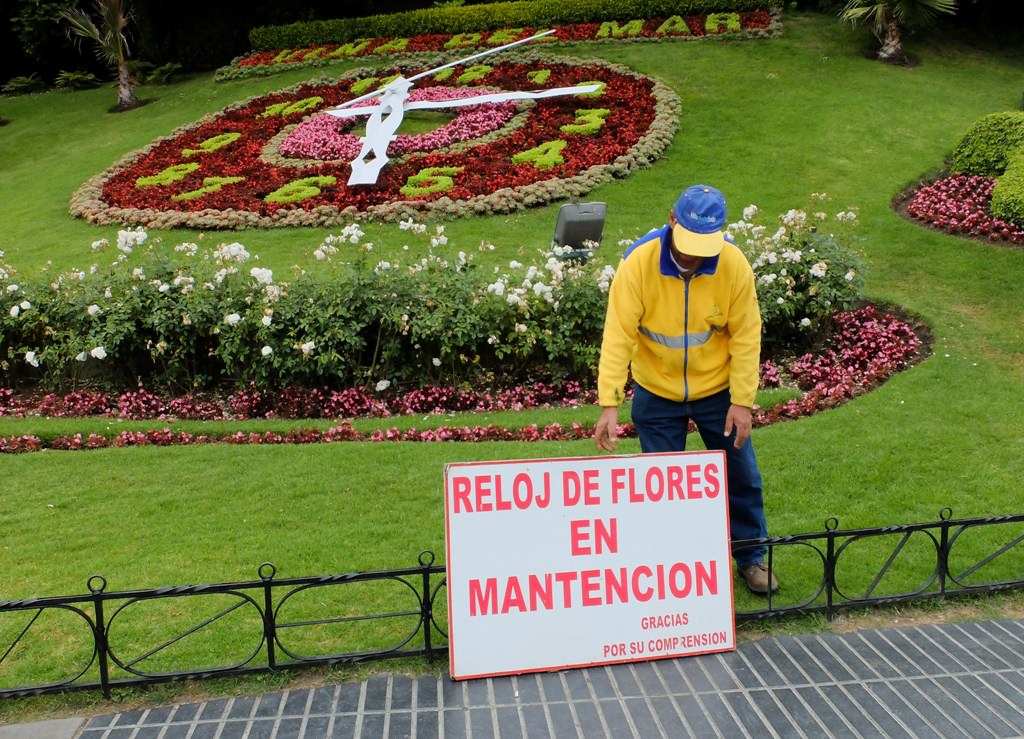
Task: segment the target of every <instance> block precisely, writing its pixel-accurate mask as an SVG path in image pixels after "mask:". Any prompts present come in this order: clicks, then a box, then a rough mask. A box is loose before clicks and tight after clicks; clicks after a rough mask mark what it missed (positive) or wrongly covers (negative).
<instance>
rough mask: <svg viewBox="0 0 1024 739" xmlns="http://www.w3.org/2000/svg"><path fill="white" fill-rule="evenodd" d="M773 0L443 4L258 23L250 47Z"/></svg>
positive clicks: (654, 14) (651, 14)
mask: <svg viewBox="0 0 1024 739" xmlns="http://www.w3.org/2000/svg"><path fill="white" fill-rule="evenodd" d="M775 4H777V3H775V2H773V1H772V0H575V2H572V3H566V2H564V0H519V1H518V2H495V3H488V4H484V5H455V6H452V5H446V6H444V7H434V8H423V9H419V10H410V11H406V12H404V13H391V14H387V15H371V16H365V17H362V18H343V19H337V20H328V21H309V22H303V23H291V24H288V25H284V26H261V27H259V28H254V29H252V30H251V31H250V32H249V43H250V45H251V46H252V48H253V50H256V51H261V50H268V49H285V48H298V47H304V46H310V45H318V44H332V43H344V42H346V41H352V40H354V39H358V38H366V37H405V36H414V35H418V34H425V33H450V34H454V33H468V32H473V31H489V30H493V29H498V28H518V27H531V28H538V29H540V28H544V27H547V26H552V25H564V24H567V23H593V22H600V21H612V20H616V21H621V20H628V19H634V18H664V17H669V16H673V15H681V16H688V15H706V14H708V13H716V12H736V11H741V10H754V9H759V8H766V7H770V6H772V5H775Z"/></svg>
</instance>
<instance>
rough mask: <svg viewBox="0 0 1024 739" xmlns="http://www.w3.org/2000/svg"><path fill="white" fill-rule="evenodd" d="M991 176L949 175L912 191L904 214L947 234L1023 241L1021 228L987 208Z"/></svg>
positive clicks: (1023, 228)
mask: <svg viewBox="0 0 1024 739" xmlns="http://www.w3.org/2000/svg"><path fill="white" fill-rule="evenodd" d="M995 185H996V180H995V178H993V177H983V176H980V175H963V174H957V175H951V176H949V177H943V178H941V179H938V180H936V181H935V182H933V183H931V184H929V185H925V186H924V187H921V188H920V189H918V190H917V192H915V193H914V196H913V198H912V199H911V200H910V203H909V204H908V205H907V213H909V214H910V215H911V216H913V217H914V218H916V219H917V220H919V221H923V222H924V223H927V224H928V225H929V226H932V227H934V228H937V229H940V230H942V231H945V232H946V233H950V234H955V235H960V236H973V237H976V238H982V239H988V240H990V241H1009V242H1011V243H1014V244H1024V227H1022V226H1020V225H1018V224H1014V223H1009V222H1007V221H1004V220H1001V219H999V218H995V217H993V216H992V214H991V212H990V211H989V203H991V202H992V189H993V188H994V187H995Z"/></svg>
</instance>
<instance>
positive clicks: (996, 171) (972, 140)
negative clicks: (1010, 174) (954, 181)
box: [953, 111, 1024, 177]
mask: <svg viewBox="0 0 1024 739" xmlns="http://www.w3.org/2000/svg"><path fill="white" fill-rule="evenodd" d="M1021 146H1024V111H1011V112H1006V113H990V114H989V115H986V116H983V117H981V118H979V119H978V120H977V121H976V122H975V123H974V125H973V126H971V128H970V130H969V131H968V132H967V133H965V134H964V136H963V138H962V139H960V143H959V144H957V147H956V150H955V151H954V152H953V171H954V172H961V173H963V174H970V175H984V176H986V177H998V176H999V175H1001V174H1002V173H1003V172H1004V171H1005V170H1006V165H1007V163H1008V162H1009V158H1010V155H1011V153H1012V152H1013V151H1014V150H1016V149H1018V148H1020V147H1021Z"/></svg>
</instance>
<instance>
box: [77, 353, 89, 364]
mask: <svg viewBox="0 0 1024 739" xmlns="http://www.w3.org/2000/svg"><path fill="white" fill-rule="evenodd" d="M88 358H89V353H88V352H78V354H76V355H75V359H77V360H78V361H79V362H84V361H85V360H87V359H88Z"/></svg>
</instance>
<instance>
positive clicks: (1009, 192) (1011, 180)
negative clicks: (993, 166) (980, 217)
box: [991, 146, 1024, 224]
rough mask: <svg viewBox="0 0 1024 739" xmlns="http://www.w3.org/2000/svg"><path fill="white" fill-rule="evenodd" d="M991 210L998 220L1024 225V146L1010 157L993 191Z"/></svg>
mask: <svg viewBox="0 0 1024 739" xmlns="http://www.w3.org/2000/svg"><path fill="white" fill-rule="evenodd" d="M991 208H992V215H994V216H995V217H996V218H1001V219H1002V220H1004V221H1009V222H1010V223H1020V224H1024V146H1020V147H1018V148H1017V149H1016V151H1015V152H1014V153H1013V154H1011V155H1010V163H1009V165H1008V166H1007V167H1006V171H1005V172H1003V174H1002V176H1001V177H1000V178H999V180H998V182H996V186H995V189H994V190H993V191H992V205H991Z"/></svg>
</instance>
